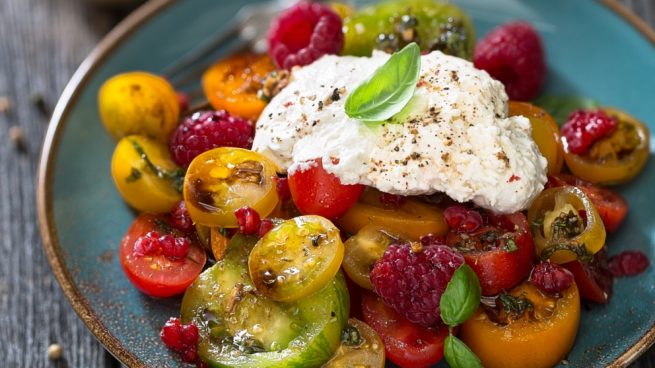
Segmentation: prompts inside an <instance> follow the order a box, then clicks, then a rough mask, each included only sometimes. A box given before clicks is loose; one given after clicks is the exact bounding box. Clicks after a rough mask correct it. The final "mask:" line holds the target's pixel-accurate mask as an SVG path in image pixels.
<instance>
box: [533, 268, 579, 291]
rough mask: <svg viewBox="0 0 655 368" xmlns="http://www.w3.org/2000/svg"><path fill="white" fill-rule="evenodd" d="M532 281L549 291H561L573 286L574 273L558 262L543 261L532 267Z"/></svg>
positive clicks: (543, 289)
mask: <svg viewBox="0 0 655 368" xmlns="http://www.w3.org/2000/svg"><path fill="white" fill-rule="evenodd" d="M530 282H532V283H533V284H535V285H536V286H537V287H538V288H539V289H541V290H542V291H545V292H547V293H559V292H560V291H564V290H566V289H568V288H569V286H571V284H572V283H573V274H572V273H571V271H569V270H567V269H566V268H564V267H562V266H560V265H558V264H556V263H551V262H541V263H539V264H537V265H536V266H534V268H533V269H532V273H531V274H530Z"/></svg>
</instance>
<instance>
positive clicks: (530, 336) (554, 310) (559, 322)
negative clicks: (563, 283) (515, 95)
mask: <svg viewBox="0 0 655 368" xmlns="http://www.w3.org/2000/svg"><path fill="white" fill-rule="evenodd" d="M509 295H510V296H512V297H514V298H520V299H522V300H527V301H528V302H529V303H530V304H531V305H532V308H531V309H528V310H525V311H523V312H522V313H521V314H518V313H517V314H513V313H511V312H510V313H508V312H507V311H506V310H504V307H500V310H501V311H500V313H498V316H490V315H489V314H487V313H486V312H485V311H484V310H483V309H482V308H480V309H478V311H477V312H476V313H475V314H474V315H473V317H471V318H470V319H469V320H467V321H466V322H464V324H463V325H462V326H461V329H460V338H461V339H462V341H464V342H465V343H466V345H467V346H468V347H469V348H470V349H471V350H472V351H473V352H474V353H475V354H476V355H477V356H478V357H479V358H480V360H481V361H482V365H483V366H484V367H485V368H524V367H531V368H547V367H554V366H556V365H557V364H558V363H559V362H560V361H561V360H562V359H564V358H565V357H566V354H568V352H569V351H571V348H572V347H573V343H574V342H575V336H576V335H577V332H578V326H579V324H580V296H579V294H578V288H577V286H576V285H575V283H573V284H571V286H570V287H569V288H568V289H566V290H564V291H563V292H562V293H561V295H560V296H559V297H555V296H552V295H547V294H544V293H542V292H541V291H540V290H539V289H538V288H537V287H536V286H534V285H532V284H530V283H528V282H525V283H523V284H521V285H519V286H517V287H516V288H514V289H512V291H511V292H510V293H509ZM496 304H497V305H498V304H500V305H503V304H502V302H501V301H500V300H499V298H498V299H496ZM498 319H502V321H499V320H498Z"/></svg>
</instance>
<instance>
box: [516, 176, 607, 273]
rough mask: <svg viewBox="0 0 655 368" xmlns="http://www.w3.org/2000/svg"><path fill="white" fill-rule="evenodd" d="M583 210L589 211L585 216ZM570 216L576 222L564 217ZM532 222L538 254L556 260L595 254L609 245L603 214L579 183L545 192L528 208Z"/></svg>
mask: <svg viewBox="0 0 655 368" xmlns="http://www.w3.org/2000/svg"><path fill="white" fill-rule="evenodd" d="M580 211H584V213H585V219H584V220H583V219H582V217H581V215H580ZM569 214H570V215H569ZM567 217H568V218H569V219H571V220H572V221H574V222H575V223H570V222H568V223H567V222H565V221H562V220H564V219H565V218H567ZM558 218H559V220H558ZM528 222H529V223H530V224H532V230H533V231H532V236H533V239H534V245H535V248H536V249H537V254H538V255H539V256H540V257H541V258H542V259H545V258H549V259H550V260H551V261H553V262H555V263H559V264H562V263H567V262H571V261H575V260H576V259H581V258H584V257H586V256H590V255H593V254H594V253H596V252H598V251H599V250H600V249H601V248H602V247H603V245H605V237H606V233H605V226H604V225H603V221H602V219H601V218H600V214H599V213H598V210H596V207H594V205H593V203H591V200H590V199H589V197H587V195H586V194H584V192H582V190H580V189H578V188H576V187H572V186H564V187H557V188H550V189H546V190H544V191H543V192H541V194H539V196H538V197H537V198H536V199H535V200H534V202H532V205H531V206H530V209H529V210H528ZM576 227H577V229H574V228H576ZM573 230H575V231H573ZM581 260H583V259H581Z"/></svg>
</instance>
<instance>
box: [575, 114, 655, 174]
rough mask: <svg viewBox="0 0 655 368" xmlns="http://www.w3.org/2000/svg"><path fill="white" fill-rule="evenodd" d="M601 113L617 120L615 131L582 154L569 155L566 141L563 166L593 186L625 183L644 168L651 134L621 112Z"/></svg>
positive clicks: (643, 126)
mask: <svg viewBox="0 0 655 368" xmlns="http://www.w3.org/2000/svg"><path fill="white" fill-rule="evenodd" d="M601 110H602V111H603V112H605V113H606V114H607V115H609V116H611V117H612V118H614V119H615V120H616V122H617V126H616V129H614V131H613V132H612V133H611V134H610V135H608V136H606V137H604V138H602V139H600V140H598V141H596V142H594V144H593V145H592V146H591V149H590V150H589V152H588V153H587V154H585V155H578V154H575V153H573V152H569V151H568V149H567V146H566V142H565V144H564V152H565V154H564V159H565V161H566V166H568V168H569V169H570V170H571V172H572V173H573V174H574V175H575V176H577V177H579V178H582V179H584V180H587V181H590V182H592V183H596V184H603V185H613V184H620V183H625V182H627V181H630V180H632V179H633V178H634V177H636V176H637V175H638V174H639V173H640V172H641V170H642V169H643V168H644V166H645V165H646V161H648V157H649V155H650V154H649V150H650V133H649V131H648V128H647V127H646V125H645V124H644V123H642V122H640V121H639V120H637V119H636V118H634V117H633V116H631V115H628V114H626V113H625V112H623V111H620V110H617V109H612V108H607V107H604V108H602V109H601ZM563 140H565V139H563Z"/></svg>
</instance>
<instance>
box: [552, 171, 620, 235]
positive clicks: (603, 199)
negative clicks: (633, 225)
mask: <svg viewBox="0 0 655 368" xmlns="http://www.w3.org/2000/svg"><path fill="white" fill-rule="evenodd" d="M565 185H572V186H574V187H577V188H579V189H580V190H581V191H583V192H584V194H586V195H587V197H589V199H590V200H591V203H593V204H594V207H596V209H597V210H598V214H599V215H600V218H601V219H602V220H603V224H604V225H605V230H607V232H610V233H612V232H615V231H616V230H618V228H619V226H621V223H622V222H623V219H625V216H626V215H627V214H628V202H626V200H625V199H624V198H623V197H622V196H621V195H620V194H618V193H615V192H613V191H611V190H609V189H607V188H602V187H600V186H598V185H596V184H592V183H590V182H588V181H585V180H582V179H579V178H576V177H575V176H573V175H569V174H555V175H549V176H548V183H547V184H546V187H547V188H553V187H562V186H565Z"/></svg>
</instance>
